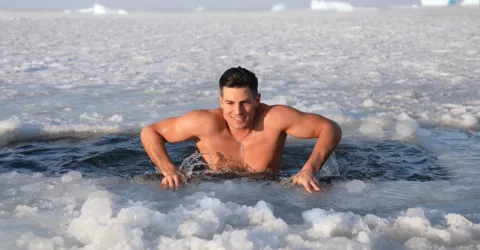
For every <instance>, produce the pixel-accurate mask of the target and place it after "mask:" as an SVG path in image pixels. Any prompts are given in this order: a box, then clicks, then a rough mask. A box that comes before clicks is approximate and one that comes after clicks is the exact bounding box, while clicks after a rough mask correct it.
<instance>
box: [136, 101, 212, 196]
mask: <svg viewBox="0 0 480 250" xmlns="http://www.w3.org/2000/svg"><path fill="white" fill-rule="evenodd" d="M207 117H209V112H208V111H204V110H198V111H192V112H189V113H187V114H185V115H183V116H179V117H173V118H167V119H165V120H162V121H159V122H157V123H154V124H151V125H148V126H146V127H144V128H143V129H142V132H141V133H140V139H141V141H142V144H143V147H144V148H145V151H146V152H147V154H148V156H149V157H150V159H151V160H152V162H153V163H154V164H155V166H156V167H157V168H158V169H159V170H160V171H161V172H162V174H163V175H164V176H165V178H164V179H163V180H162V186H168V187H172V188H173V187H174V186H177V187H178V186H180V181H181V180H182V181H184V182H185V176H183V174H181V173H180V172H178V171H177V168H176V167H175V166H174V165H173V163H172V161H171V159H170V157H169V155H168V153H167V150H166V147H165V142H170V143H176V142H183V141H187V140H190V139H196V138H198V136H199V133H201V131H199V130H200V129H201V128H202V126H199V124H204V123H205V120H206V118H207Z"/></svg>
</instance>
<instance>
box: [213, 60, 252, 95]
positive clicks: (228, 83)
mask: <svg viewBox="0 0 480 250" xmlns="http://www.w3.org/2000/svg"><path fill="white" fill-rule="evenodd" d="M219 87H220V93H222V94H223V87H227V88H245V87H247V88H249V89H250V90H251V91H252V93H253V94H254V95H256V94H258V79H257V77H256V76H255V74H254V73H252V72H251V71H249V70H248V69H245V68H242V67H240V66H238V67H237V68H230V69H228V70H227V71H225V73H223V75H222V76H221V77H220V80H219Z"/></svg>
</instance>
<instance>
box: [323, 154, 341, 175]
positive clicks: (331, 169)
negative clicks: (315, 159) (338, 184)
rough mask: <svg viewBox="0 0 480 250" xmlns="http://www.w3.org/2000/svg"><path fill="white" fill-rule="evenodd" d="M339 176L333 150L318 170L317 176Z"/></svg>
mask: <svg viewBox="0 0 480 250" xmlns="http://www.w3.org/2000/svg"><path fill="white" fill-rule="evenodd" d="M338 176H340V170H339V167H338V163H337V159H336V156H335V152H333V153H332V155H330V157H329V158H328V159H327V161H326V162H325V164H323V167H322V169H321V170H320V172H318V177H338Z"/></svg>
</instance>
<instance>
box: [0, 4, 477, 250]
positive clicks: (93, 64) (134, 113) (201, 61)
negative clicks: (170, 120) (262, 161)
mask: <svg viewBox="0 0 480 250" xmlns="http://www.w3.org/2000/svg"><path fill="white" fill-rule="evenodd" d="M479 24H480V9H479V8H471V9H463V8H436V9H410V10H408V9H398V10H380V11H369V12H352V13H333V12H312V11H294V12H282V13H269V12H202V13H133V14H129V15H128V16H81V15H67V14H62V13H48V12H30V13H25V12H7V11H1V12H0V34H1V36H0V107H1V108H0V249H9V250H13V249H32V250H33V249H85V250H87V249H88V250H92V249H99V250H100V249H242V250H243V249H479V248H480V209H479V205H480V182H479V181H478V178H479V174H480V168H479V162H480V153H479V152H480V132H479V131H480V126H479V121H480V120H479V119H480V45H479V44H480V25H479ZM239 65H241V66H243V67H246V68H248V69H251V70H252V71H253V72H255V73H256V74H257V76H258V78H259V80H260V85H259V90H260V92H261V93H262V98H263V101H265V102H266V103H270V104H274V103H279V104H288V105H291V106H294V107H296V108H298V109H300V110H303V111H309V112H315V113H318V114H322V115H324V116H326V117H328V118H330V119H333V120H335V121H336V122H337V123H339V124H340V126H341V127H342V129H343V131H344V137H343V139H342V141H341V143H340V145H339V147H338V148H337V150H336V151H335V157H332V158H331V159H330V160H329V162H328V164H327V166H326V167H325V168H324V170H322V172H321V173H320V175H319V178H320V179H321V183H322V186H323V189H324V190H323V192H317V193H313V194H308V193H306V192H305V190H304V189H303V188H301V187H296V188H289V187H288V175H291V174H294V173H295V172H296V171H298V169H299V168H300V167H302V166H303V163H304V162H305V161H306V159H307V157H308V155H309V153H310V151H311V149H312V147H313V143H314V141H301V140H296V139H294V138H289V139H288V140H287V146H286V149H285V152H284V156H283V170H282V175H281V176H276V177H273V178H269V179H267V180H262V179H258V178H253V179H252V178H245V177H243V178H238V177H237V176H223V177H218V176H206V175H202V174H201V173H200V174H198V175H197V176H196V177H195V176H193V177H195V178H193V177H192V179H191V181H190V182H189V184H188V185H186V186H184V187H183V188H181V189H180V190H178V191H170V190H163V189H161V188H160V187H159V183H160V181H159V178H158V176H157V175H154V173H155V168H154V166H153V164H152V163H151V162H150V161H149V159H148V157H147V155H146V154H145V152H144V150H143V148H142V146H141V143H140V141H139V132H140V129H141V128H142V127H143V126H145V125H147V124H149V123H152V122H155V121H158V120H160V119H162V118H165V117H170V116H175V115H180V114H182V113H184V112H185V111H188V110H191V109H198V108H213V107H216V106H217V102H218V98H217V97H218V94H219V91H218V89H217V88H218V87H217V83H218V78H219V76H220V75H221V74H222V73H223V72H224V71H225V70H226V69H228V68H230V67H236V66H239ZM168 147H169V150H170V152H171V155H172V158H173V160H174V161H175V163H176V164H178V165H179V166H180V165H181V164H182V162H183V165H182V166H183V167H187V168H188V167H191V165H189V164H191V161H184V160H185V159H192V157H190V156H191V155H192V154H194V152H195V147H194V145H193V144H192V143H180V144H175V145H169V146H168Z"/></svg>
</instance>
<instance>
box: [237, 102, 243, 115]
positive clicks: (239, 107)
mask: <svg viewBox="0 0 480 250" xmlns="http://www.w3.org/2000/svg"><path fill="white" fill-rule="evenodd" d="M235 115H243V110H242V105H240V104H237V105H235Z"/></svg>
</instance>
